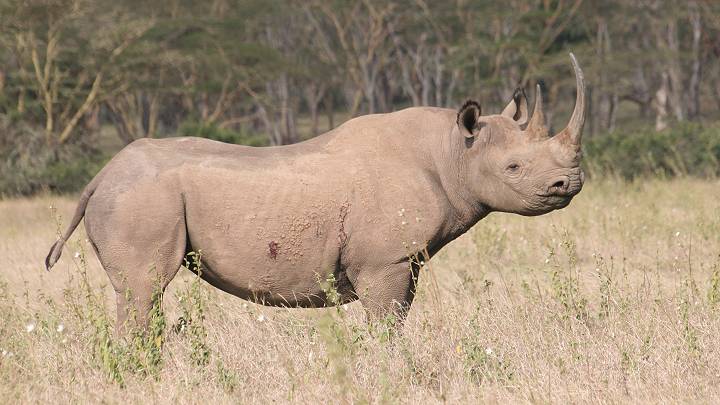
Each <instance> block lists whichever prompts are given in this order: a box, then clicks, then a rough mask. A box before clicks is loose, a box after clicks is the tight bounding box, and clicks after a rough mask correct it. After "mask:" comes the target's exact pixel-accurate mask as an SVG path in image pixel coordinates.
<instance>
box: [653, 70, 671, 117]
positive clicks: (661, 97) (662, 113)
mask: <svg viewBox="0 0 720 405" xmlns="http://www.w3.org/2000/svg"><path fill="white" fill-rule="evenodd" d="M668 81H669V79H668V74H667V72H663V73H662V78H661V81H660V88H659V89H658V91H657V92H655V112H656V115H655V130H656V131H662V130H663V129H665V128H667V115H668V111H667V104H668V87H669V85H668Z"/></svg>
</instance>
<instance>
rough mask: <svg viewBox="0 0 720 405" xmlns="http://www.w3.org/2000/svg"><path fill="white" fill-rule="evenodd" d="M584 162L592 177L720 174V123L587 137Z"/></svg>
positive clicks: (706, 175) (629, 178)
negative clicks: (659, 130)
mask: <svg viewBox="0 0 720 405" xmlns="http://www.w3.org/2000/svg"><path fill="white" fill-rule="evenodd" d="M583 143H584V148H585V159H584V164H585V167H586V168H587V172H588V174H589V175H591V176H596V177H597V176H604V175H610V176H617V177H621V178H624V179H628V180H632V179H635V178H638V177H650V176H659V177H675V176H697V177H717V176H718V175H720V163H719V162H720V126H708V127H703V126H702V125H700V124H696V123H687V124H684V125H679V126H677V127H675V128H672V129H667V130H665V131H661V132H655V131H654V130H652V129H645V130H640V131H638V132H635V133H626V132H615V133H612V134H606V135H600V136H595V137H592V138H588V139H587V140H586V141H584V142H583Z"/></svg>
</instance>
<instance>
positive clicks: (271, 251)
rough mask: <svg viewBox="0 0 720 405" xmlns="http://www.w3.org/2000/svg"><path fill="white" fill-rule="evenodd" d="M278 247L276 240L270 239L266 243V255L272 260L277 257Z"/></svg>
mask: <svg viewBox="0 0 720 405" xmlns="http://www.w3.org/2000/svg"><path fill="white" fill-rule="evenodd" d="M278 247H279V246H278V244H277V242H275V241H274V240H271V241H270V243H268V256H270V258H271V259H273V260H275V259H277V254H278Z"/></svg>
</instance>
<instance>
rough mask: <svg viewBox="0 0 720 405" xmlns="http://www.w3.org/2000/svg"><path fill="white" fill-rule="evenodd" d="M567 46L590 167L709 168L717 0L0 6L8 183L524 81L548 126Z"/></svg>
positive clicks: (569, 96)
mask: <svg viewBox="0 0 720 405" xmlns="http://www.w3.org/2000/svg"><path fill="white" fill-rule="evenodd" d="M570 50H572V51H573V52H575V54H576V55H577V56H578V59H579V60H580V62H581V64H582V66H583V68H584V70H585V72H586V78H587V80H588V82H589V90H590V92H589V104H590V107H589V108H590V113H589V121H588V122H587V124H586V129H585V139H586V142H585V145H584V146H585V152H586V165H587V168H588V170H589V172H590V175H591V176H602V175H612V176H619V177H622V178H627V179H632V178H636V177H643V176H658V175H659V176H677V175H682V176H684V175H692V176H707V177H715V176H718V175H720V165H719V164H718V160H719V159H720V124H718V122H717V121H718V119H720V114H718V111H720V63H718V59H719V56H720V2H717V1H714V0H690V1H666V0H608V1H602V2H599V1H590V0H585V1H583V0H505V1H502V2H500V1H487V0H475V1H473V0H448V1H442V2H431V1H428V0H398V1H387V0H373V1H371V0H359V1H343V0H306V1H302V2H299V1H297V2H295V1H280V0H237V1H230V0H210V1H206V2H193V1H186V0H157V1H153V2H146V1H136V0H130V1H109V0H0V196H3V195H4V196H10V195H25V194H32V193H35V192H38V191H43V190H50V191H55V192H72V191H76V190H78V189H80V188H82V187H83V186H84V185H85V184H86V183H87V182H88V181H89V179H90V178H91V177H92V176H93V175H94V173H96V171H97V170H98V169H99V168H100V167H102V165H103V164H104V163H105V162H106V161H107V159H109V157H111V156H112V155H113V154H114V153H116V152H117V151H118V150H119V149H120V148H122V147H123V146H124V145H126V144H128V143H130V142H132V141H133V140H135V139H138V138H142V137H167V136H176V135H194V136H203V137H207V138H212V139H217V140H221V141H225V142H233V143H240V144H248V145H255V146H263V145H280V144H288V143H294V142H298V141H301V140H303V139H307V138H309V137H312V136H315V135H317V134H319V133H322V132H324V131H326V130H328V129H331V128H333V127H335V126H337V125H339V124H341V123H342V122H343V121H345V120H346V119H348V118H350V117H353V116H357V115H361V114H367V113H379V112H388V111H393V110H397V109H400V108H404V107H407V106H411V105H433V106H443V107H451V108H456V107H458V106H459V105H460V104H461V103H462V102H463V101H464V100H465V99H467V98H473V99H477V100H479V101H480V102H481V103H482V104H483V105H484V111H486V112H488V113H494V112H499V111H500V109H501V107H502V106H504V105H505V104H506V103H507V101H508V100H509V99H510V97H511V94H512V91H513V89H514V88H515V87H516V86H517V85H518V84H519V85H521V86H524V87H525V88H526V89H532V88H533V87H534V84H535V83H540V84H541V85H542V88H543V93H544V97H545V100H546V109H547V110H546V113H547V116H548V119H549V120H550V122H551V123H552V124H553V126H554V127H555V129H557V128H558V127H561V126H563V125H564V124H565V120H566V119H567V117H568V115H569V112H570V111H571V109H572V107H573V101H574V90H575V87H574V79H573V76H572V72H571V70H570V64H569V60H568V57H567V53H568V51H570ZM532 97H533V96H532V95H531V99H532Z"/></svg>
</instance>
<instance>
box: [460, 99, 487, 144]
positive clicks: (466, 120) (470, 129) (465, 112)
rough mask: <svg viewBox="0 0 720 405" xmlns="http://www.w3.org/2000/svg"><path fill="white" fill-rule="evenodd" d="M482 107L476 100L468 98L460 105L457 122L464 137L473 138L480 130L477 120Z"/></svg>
mask: <svg viewBox="0 0 720 405" xmlns="http://www.w3.org/2000/svg"><path fill="white" fill-rule="evenodd" d="M481 111H482V109H481V108H480V104H479V103H478V102H477V101H473V100H468V101H466V102H465V104H463V106H462V107H460V110H459V111H458V115H457V124H458V128H460V132H462V133H463V135H465V137H466V138H474V137H475V135H477V134H478V132H480V126H479V125H478V120H479V119H480V113H481Z"/></svg>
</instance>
